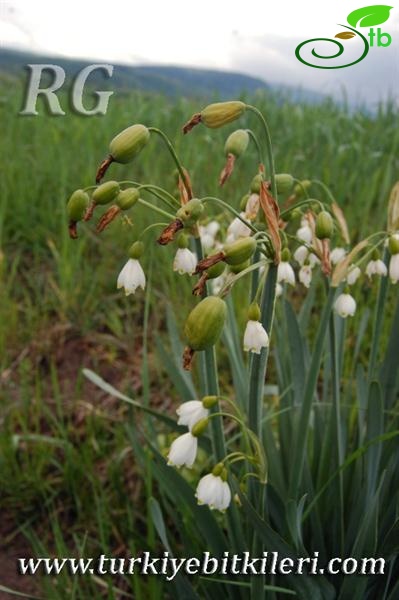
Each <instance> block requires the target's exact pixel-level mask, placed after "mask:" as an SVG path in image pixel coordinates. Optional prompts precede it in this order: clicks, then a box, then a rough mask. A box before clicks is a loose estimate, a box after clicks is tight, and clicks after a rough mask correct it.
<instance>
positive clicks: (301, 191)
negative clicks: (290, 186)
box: [294, 179, 312, 198]
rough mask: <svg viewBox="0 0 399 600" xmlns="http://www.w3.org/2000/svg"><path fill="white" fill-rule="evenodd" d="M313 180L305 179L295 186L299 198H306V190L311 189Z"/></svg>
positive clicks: (295, 192)
mask: <svg viewBox="0 0 399 600" xmlns="http://www.w3.org/2000/svg"><path fill="white" fill-rule="evenodd" d="M311 185H312V182H311V181H309V179H303V180H302V181H300V182H299V183H297V184H296V185H295V187H294V194H295V196H296V197H297V198H304V197H305V196H306V192H308V191H309V189H310V187H311Z"/></svg>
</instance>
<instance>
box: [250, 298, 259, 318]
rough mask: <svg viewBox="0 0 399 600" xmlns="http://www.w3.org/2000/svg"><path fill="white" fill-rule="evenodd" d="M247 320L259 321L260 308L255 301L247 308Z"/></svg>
mask: <svg viewBox="0 0 399 600" xmlns="http://www.w3.org/2000/svg"><path fill="white" fill-rule="evenodd" d="M248 320H249V321H260V308H259V304H258V303H257V302H252V304H251V305H250V306H249V308H248Z"/></svg>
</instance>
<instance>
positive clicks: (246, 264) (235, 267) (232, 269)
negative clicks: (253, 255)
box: [229, 260, 251, 275]
mask: <svg viewBox="0 0 399 600" xmlns="http://www.w3.org/2000/svg"><path fill="white" fill-rule="evenodd" d="M250 264H251V261H250V260H244V262H242V263H240V264H239V265H230V266H229V269H230V273H233V275H236V274H237V273H241V271H243V270H244V269H246V268H247V267H249V266H250Z"/></svg>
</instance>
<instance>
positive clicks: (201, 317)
mask: <svg viewBox="0 0 399 600" xmlns="http://www.w3.org/2000/svg"><path fill="white" fill-rule="evenodd" d="M226 313H227V308H226V303H225V301H224V300H222V299H221V298H218V297H217V296H208V298H204V300H201V302H200V303H199V304H197V306H196V307H195V308H193V310H192V311H191V312H190V314H189V315H188V317H187V321H186V324H185V326H184V333H185V336H186V338H187V342H188V345H189V347H190V348H191V349H192V350H205V349H206V348H210V347H211V346H214V345H215V344H216V342H217V341H218V339H219V337H220V334H221V333H222V329H223V326H224V323H225V320H226Z"/></svg>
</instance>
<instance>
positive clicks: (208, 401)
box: [202, 396, 218, 408]
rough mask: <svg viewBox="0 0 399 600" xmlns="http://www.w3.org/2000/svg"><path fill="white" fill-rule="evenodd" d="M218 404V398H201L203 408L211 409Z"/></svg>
mask: <svg viewBox="0 0 399 600" xmlns="http://www.w3.org/2000/svg"><path fill="white" fill-rule="evenodd" d="M217 402H218V396H204V397H203V398H202V406H203V407H204V408H212V407H213V406H215V404H217Z"/></svg>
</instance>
